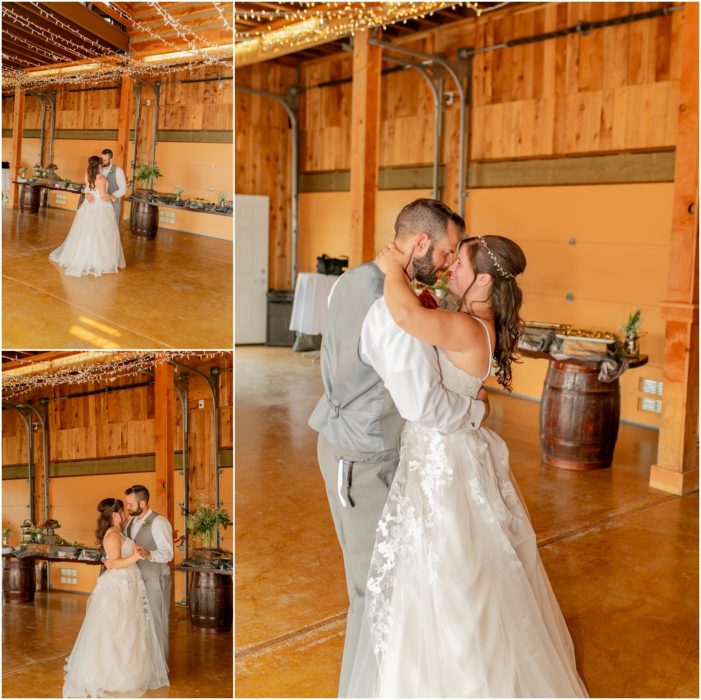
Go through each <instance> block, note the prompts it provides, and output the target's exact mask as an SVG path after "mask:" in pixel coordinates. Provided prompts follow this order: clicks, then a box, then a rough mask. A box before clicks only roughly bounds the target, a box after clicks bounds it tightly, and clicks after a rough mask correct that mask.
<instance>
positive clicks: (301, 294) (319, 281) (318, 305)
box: [290, 272, 338, 335]
mask: <svg viewBox="0 0 701 700" xmlns="http://www.w3.org/2000/svg"><path fill="white" fill-rule="evenodd" d="M337 281H338V275H321V274H319V273H318V272H300V273H299V274H298V275H297V284H296V286H295V295H294V301H293V302H292V315H291V318H290V330H291V331H295V332H297V333H304V334H306V335H320V334H323V333H324V332H325V331H326V326H327V325H328V322H329V294H331V290H332V289H333V286H334V284H336V282H337Z"/></svg>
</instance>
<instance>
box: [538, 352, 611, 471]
mask: <svg viewBox="0 0 701 700" xmlns="http://www.w3.org/2000/svg"><path fill="white" fill-rule="evenodd" d="M598 373H599V364H598V363H596V362H587V363H580V364H575V363H572V362H558V361H555V360H552V361H551V362H550V366H549V368H548V374H547V377H546V378H545V386H544V388H543V399H542V402H541V406H540V444H541V449H542V453H543V461H544V462H545V463H546V464H550V465H552V466H553V467H560V468H562V469H603V468H605V467H610V466H611V461H612V460H613V450H614V448H615V446H616V438H617V437H618V422H619V416H620V412H621V397H620V389H619V386H618V379H616V380H615V381H613V382H600V381H599V379H598V377H597V375H598Z"/></svg>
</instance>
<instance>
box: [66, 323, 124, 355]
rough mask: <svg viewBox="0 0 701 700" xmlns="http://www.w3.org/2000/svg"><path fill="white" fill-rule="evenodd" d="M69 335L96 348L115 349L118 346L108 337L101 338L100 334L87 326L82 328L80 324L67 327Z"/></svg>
mask: <svg viewBox="0 0 701 700" xmlns="http://www.w3.org/2000/svg"><path fill="white" fill-rule="evenodd" d="M68 333H69V335H72V336H75V337H76V338H80V339H81V340H84V341H86V342H88V343H90V344H91V345H93V346H94V347H96V348H103V349H106V350H117V349H118V348H119V343H116V342H115V341H114V340H110V339H109V338H103V337H102V336H101V335H97V334H96V333H93V332H92V331H89V330H88V329H87V328H82V327H81V326H71V327H70V328H69V329H68Z"/></svg>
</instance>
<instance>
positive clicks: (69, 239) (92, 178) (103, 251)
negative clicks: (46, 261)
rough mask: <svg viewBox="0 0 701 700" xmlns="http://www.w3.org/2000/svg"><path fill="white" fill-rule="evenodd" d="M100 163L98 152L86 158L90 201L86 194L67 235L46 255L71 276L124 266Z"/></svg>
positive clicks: (117, 229)
mask: <svg viewBox="0 0 701 700" xmlns="http://www.w3.org/2000/svg"><path fill="white" fill-rule="evenodd" d="M100 164H101V161H100V158H99V156H90V158H88V169H87V171H86V174H85V194H86V195H88V194H91V195H93V201H88V199H89V198H87V197H86V199H85V201H84V202H83V203H82V204H81V205H80V206H79V207H78V211H77V212H76V215H75V219H74V220H73V225H72V226H71V229H70V231H69V232H68V235H67V236H66V239H65V240H64V241H63V243H61V245H60V246H59V247H58V248H56V250H54V251H53V252H52V253H51V254H50V255H49V258H50V259H51V260H53V261H54V262H55V263H58V264H59V266H61V267H64V268H65V272H66V275H69V276H70V277H81V276H82V275H94V276H95V277H99V276H100V275H101V274H102V273H103V272H105V273H106V272H119V268H120V267H126V261H125V260H124V252H123V251H122V241H121V240H120V238H119V226H118V224H117V222H116V221H115V218H114V209H113V208H112V205H111V204H110V198H111V195H110V194H108V193H107V184H106V183H107V180H106V179H105V177H104V175H100Z"/></svg>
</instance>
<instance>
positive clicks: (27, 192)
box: [19, 185, 41, 214]
mask: <svg viewBox="0 0 701 700" xmlns="http://www.w3.org/2000/svg"><path fill="white" fill-rule="evenodd" d="M40 195H41V187H33V186H32V185H21V186H20V192H19V208H20V211H29V212H32V213H33V214H36V213H37V212H38V211H39V198H40Z"/></svg>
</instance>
